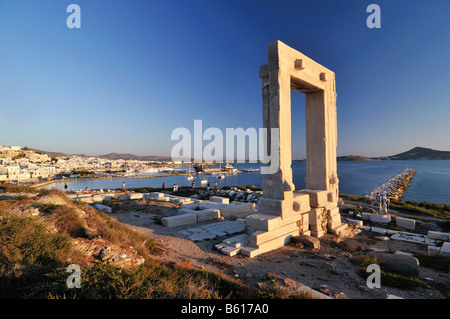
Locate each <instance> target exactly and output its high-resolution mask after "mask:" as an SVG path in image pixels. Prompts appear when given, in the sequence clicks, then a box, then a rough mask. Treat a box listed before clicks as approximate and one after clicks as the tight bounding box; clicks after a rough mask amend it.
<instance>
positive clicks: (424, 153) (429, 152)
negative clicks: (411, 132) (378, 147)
mask: <svg viewBox="0 0 450 319" xmlns="http://www.w3.org/2000/svg"><path fill="white" fill-rule="evenodd" d="M377 159H382V160H450V152H448V151H436V150H433V149H431V148H425V147H414V148H413V149H411V150H409V151H406V152H403V153H400V154H397V155H392V156H387V157H379V158H377Z"/></svg>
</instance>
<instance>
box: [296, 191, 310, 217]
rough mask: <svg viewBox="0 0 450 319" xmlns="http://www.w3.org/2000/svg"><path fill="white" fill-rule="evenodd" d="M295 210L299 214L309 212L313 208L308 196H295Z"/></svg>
mask: <svg viewBox="0 0 450 319" xmlns="http://www.w3.org/2000/svg"><path fill="white" fill-rule="evenodd" d="M294 196H295V197H294V202H293V207H292V208H293V210H294V212H297V213H303V212H309V211H310V210H311V206H310V205H309V195H308V194H294Z"/></svg>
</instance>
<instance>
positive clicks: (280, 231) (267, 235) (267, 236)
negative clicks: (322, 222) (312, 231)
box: [249, 223, 299, 245]
mask: <svg viewBox="0 0 450 319" xmlns="http://www.w3.org/2000/svg"><path fill="white" fill-rule="evenodd" d="M295 231H297V232H298V231H299V229H298V227H297V225H296V224H295V223H292V224H288V225H285V226H283V227H279V228H277V229H275V230H272V231H261V230H257V231H255V232H254V233H253V234H251V236H250V240H249V242H250V243H251V244H254V245H261V244H263V243H265V242H268V241H271V240H273V239H275V238H278V237H281V236H284V235H286V234H289V233H292V232H295Z"/></svg>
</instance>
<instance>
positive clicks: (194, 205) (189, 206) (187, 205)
mask: <svg viewBox="0 0 450 319" xmlns="http://www.w3.org/2000/svg"><path fill="white" fill-rule="evenodd" d="M189 199H190V198H189ZM198 205H199V203H195V202H194V203H184V204H182V205H181V206H180V208H187V209H197V208H198Z"/></svg>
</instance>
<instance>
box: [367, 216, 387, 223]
mask: <svg viewBox="0 0 450 319" xmlns="http://www.w3.org/2000/svg"><path fill="white" fill-rule="evenodd" d="M370 221H371V222H373V223H380V224H389V223H390V222H391V216H390V215H378V214H370Z"/></svg>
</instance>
